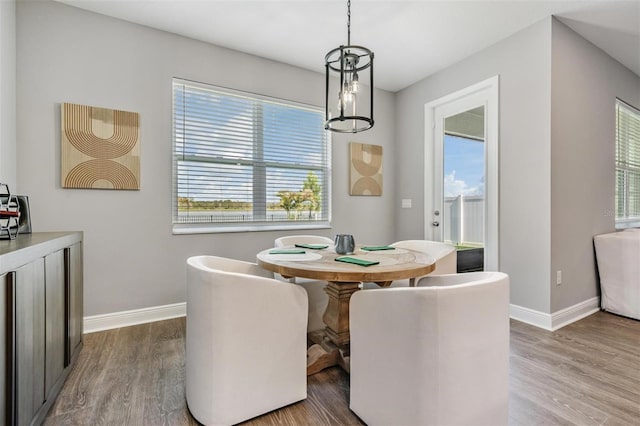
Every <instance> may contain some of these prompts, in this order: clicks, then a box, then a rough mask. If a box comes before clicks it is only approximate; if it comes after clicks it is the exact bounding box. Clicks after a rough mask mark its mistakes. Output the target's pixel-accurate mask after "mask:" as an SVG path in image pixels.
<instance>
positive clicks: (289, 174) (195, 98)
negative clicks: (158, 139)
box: [173, 79, 330, 226]
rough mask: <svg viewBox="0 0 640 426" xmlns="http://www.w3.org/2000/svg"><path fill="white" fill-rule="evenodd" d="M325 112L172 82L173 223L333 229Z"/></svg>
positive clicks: (191, 84) (228, 90)
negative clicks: (314, 224)
mask: <svg viewBox="0 0 640 426" xmlns="http://www.w3.org/2000/svg"><path fill="white" fill-rule="evenodd" d="M323 120H324V117H323V111H322V109H320V108H317V107H312V106H307V105H302V104H298V103H293V102H289V101H284V100H280V99H274V98H268V97H265V96H260V95H254V94H248V93H244V92H238V91H234V90H230V89H225V88H220V87H215V86H209V85H204V84H201V83H194V82H190V81H186V80H180V79H174V80H173V147H174V155H173V159H174V161H173V163H174V164H173V170H174V191H173V193H174V197H173V204H174V206H173V223H174V225H175V224H191V225H194V224H209V225H211V224H215V225H220V226H224V225H225V224H236V225H237V224H239V223H240V224H254V225H255V224H273V223H274V222H279V223H304V222H328V221H329V220H330V211H329V200H330V194H329V188H330V182H329V179H330V170H329V164H330V158H329V156H330V152H329V140H328V135H327V132H326V131H325V129H324V121H323Z"/></svg>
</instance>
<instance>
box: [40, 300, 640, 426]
mask: <svg viewBox="0 0 640 426" xmlns="http://www.w3.org/2000/svg"><path fill="white" fill-rule="evenodd" d="M184 334H185V319H184V318H179V319H174V320H168V321H161V322H155V323H150V324H143V325H138V326H133V327H127V328H121V329H116V330H109V331H104V332H99V333H93V334H88V335H86V336H85V337H84V349H83V350H82V353H81V354H80V357H79V359H78V363H77V365H76V367H75V369H74V370H73V371H72V372H71V374H70V375H69V377H68V379H67V382H66V383H65V385H64V388H63V389H62V391H61V393H60V395H59V397H58V399H57V401H56V402H55V404H54V405H53V407H52V409H51V411H50V412H49V414H48V417H47V418H46V420H45V424H46V425H101V424H104V425H192V424H194V425H195V424H198V422H197V421H195V420H194V419H193V417H191V415H190V413H189V411H188V409H187V407H186V402H185V397H184V393H185V392H184V373H185V367H184ZM400 355H401V352H399V356H400ZM391 361H392V362H401V359H396V360H391ZM510 369H511V375H510V401H509V423H510V424H512V425H526V426H529V425H580V426H582V425H634V426H637V425H640V321H635V320H631V319H628V318H623V317H619V316H615V315H611V314H608V313H604V312H598V313H596V314H594V315H591V316H589V317H587V318H585V319H583V320H581V321H578V322H576V323H574V324H571V325H569V326H567V327H564V328H562V329H560V330H558V331H556V332H549V331H545V330H541V329H538V328H536V327H533V326H530V325H527V324H523V323H520V322H517V321H511V366H510ZM461 403H464V402H463V401H461ZM245 424H246V425H358V424H362V422H361V421H360V420H359V419H358V417H356V416H355V415H354V414H353V413H352V412H351V411H349V377H348V375H347V374H346V373H345V372H344V371H342V370H341V369H339V368H337V367H336V368H331V369H328V370H325V371H323V372H321V373H319V374H316V375H314V376H311V377H309V380H308V398H307V399H306V400H305V401H302V402H299V403H296V404H293V405H290V406H288V407H285V408H283V409H280V410H277V411H275V412H272V413H268V414H265V415H263V416H260V417H257V418H255V419H253V420H250V421H248V422H246V423H245Z"/></svg>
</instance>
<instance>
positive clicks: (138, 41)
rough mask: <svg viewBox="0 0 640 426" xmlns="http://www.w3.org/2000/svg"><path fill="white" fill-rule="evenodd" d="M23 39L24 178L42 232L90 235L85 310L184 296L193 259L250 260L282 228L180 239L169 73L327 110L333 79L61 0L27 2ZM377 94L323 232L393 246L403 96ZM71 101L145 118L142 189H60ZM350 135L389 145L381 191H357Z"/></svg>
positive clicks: (339, 140) (337, 182)
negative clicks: (63, 112) (352, 184)
mask: <svg viewBox="0 0 640 426" xmlns="http://www.w3.org/2000/svg"><path fill="white" fill-rule="evenodd" d="M17 34H18V45H17V46H18V62H17V63H18V79H17V87H18V89H17V96H18V120H17V129H18V141H19V144H18V153H17V156H18V182H19V185H20V188H21V191H22V192H23V193H25V194H27V195H29V199H30V203H31V209H32V212H31V215H32V221H33V227H34V230H36V231H45V230H83V231H84V232H85V246H84V248H85V291H84V294H85V312H84V313H85V315H87V316H89V315H97V314H103V313H111V312H118V311H122V310H129V309H137V308H143V307H150V306H158V305H164V304H170V303H177V302H182V301H184V300H185V267H184V264H185V259H186V258H187V257H188V256H191V255H196V254H216V255H223V256H228V257H234V258H238V259H244V260H249V261H251V260H254V259H255V253H256V252H258V251H259V250H262V249H265V248H268V247H271V246H272V245H273V240H274V239H275V238H276V237H277V236H279V235H281V233H278V232H253V233H234V234H208V235H172V234H171V78H172V77H174V76H175V77H181V78H186V79H191V80H196V81H201V82H206V83H211V84H216V85H221V86H226V87H231V88H235V89H239V90H245V91H250V92H255V93H260V94H264V95H269V96H275V97H280V98H285V99H291V100H295V101H299V102H304V103H309V104H315V105H323V104H324V75H322V74H318V73H315V72H311V71H307V70H303V69H300V68H296V67H293V66H289V65H285V64H281V63H276V62H272V61H268V60H265V59H261V58H258V57H255V56H250V55H245V54H242V53H238V52H235V51H231V50H227V49H224V48H220V47H216V46H212V45H209V44H206V43H202V42H198V41H195V40H192V39H188V38H184V37H179V36H176V35H172V34H169V33H165V32H161V31H157V30H153V29H149V28H146V27H143V26H139V25H134V24H131V23H127V22H124V21H119V20H116V19H113V18H109V17H106V16H101V15H97V14H92V13H89V12H86V11H82V10H79V9H75V8H72V7H69V6H66V5H62V4H58V3H54V4H51V2H19V3H18V20H17ZM330 47H332V46H327V49H329V48H330ZM322 60H323V57H322V55H320V56H319V57H318V61H319V62H320V63H321V62H322ZM375 96H376V125H375V127H374V129H373V130H371V131H369V132H366V133H363V134H362V136H360V135H358V136H357V137H355V138H354V137H351V136H341V135H339V136H334V137H333V164H332V167H333V171H332V179H333V197H332V204H333V218H334V221H333V223H334V226H333V229H327V230H323V231H322V232H320V231H315V232H314V233H317V234H321V235H326V236H333V235H334V234H336V233H345V232H348V233H352V234H353V235H354V236H355V238H356V240H357V241H358V242H362V243H389V242H392V241H393V236H394V235H393V231H394V230H393V223H394V220H393V219H394V211H393V206H392V202H391V199H392V195H391V193H392V189H393V188H394V187H395V182H394V175H393V173H391V170H392V169H393V164H394V163H395V156H394V149H393V148H394V145H393V141H394V138H393V136H394V131H395V129H394V120H393V118H394V117H393V108H394V104H393V99H394V97H393V95H392V94H390V93H387V92H383V91H376V94H375ZM63 102H73V103H80V104H86V105H92V106H99V107H106V108H116V109H124V110H128V111H136V112H139V113H140V117H141V138H142V142H141V143H142V154H141V170H142V171H141V173H142V175H141V190H140V191H109V190H68V189H62V188H61V187H60V172H59V168H60V103H63ZM350 140H356V141H359V142H364V143H371V144H377V145H382V146H383V147H384V165H383V167H384V169H385V171H386V172H385V175H384V179H385V182H384V185H385V188H387V189H386V190H385V194H384V195H383V196H382V197H350V196H348V187H347V186H348V146H347V141H350ZM289 233H291V232H289Z"/></svg>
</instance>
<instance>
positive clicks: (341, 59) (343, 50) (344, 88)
mask: <svg viewBox="0 0 640 426" xmlns="http://www.w3.org/2000/svg"><path fill="white" fill-rule="evenodd" d="M325 69H326V95H325V108H326V112H325V120H326V121H325V126H324V127H325V129H327V130H331V131H333V132H339V133H357V132H361V131H364V130H368V129H370V128H372V127H373V52H372V51H370V50H369V49H367V48H366V47H362V46H340V47H338V48H336V49H333V50H332V51H330V52H329V53H327V55H326V56H325ZM367 84H368V86H367Z"/></svg>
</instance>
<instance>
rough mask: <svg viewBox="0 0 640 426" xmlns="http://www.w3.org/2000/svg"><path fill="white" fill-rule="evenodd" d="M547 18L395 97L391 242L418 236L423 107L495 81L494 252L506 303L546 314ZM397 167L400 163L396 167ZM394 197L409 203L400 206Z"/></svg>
mask: <svg viewBox="0 0 640 426" xmlns="http://www.w3.org/2000/svg"><path fill="white" fill-rule="evenodd" d="M550 69H551V18H548V19H545V20H543V21H541V22H539V23H537V24H535V25H533V26H531V27H529V28H526V29H525V30H523V31H521V32H519V33H517V34H515V35H513V36H512V37H509V38H508V39H505V40H503V41H501V42H499V43H497V44H495V45H493V46H491V47H489V48H487V49H485V50H484V51H482V52H480V53H478V54H475V55H473V56H471V57H469V58H467V59H465V60H463V61H461V62H459V63H457V64H455V65H453V66H451V67H449V68H447V69H445V70H443V71H441V72H439V73H437V74H435V75H433V76H430V77H428V78H426V79H424V80H422V81H420V82H418V83H416V84H414V85H412V86H410V87H408V88H407V89H405V90H402V91H401V92H399V93H398V94H397V99H396V120H397V123H396V127H397V129H398V130H397V135H398V137H397V148H396V149H397V154H396V157H397V161H398V163H397V164H398V165H399V167H397V169H396V175H397V177H396V182H397V187H396V189H397V190H396V193H395V198H394V200H393V202H394V204H395V206H396V218H397V220H396V227H397V233H396V237H397V239H399V240H400V239H410V238H423V236H424V207H423V205H424V189H425V184H426V185H430V183H429V182H426V183H425V182H423V176H424V164H423V162H424V160H423V158H424V140H425V133H424V105H425V104H426V103H427V102H430V101H432V100H435V99H438V98H440V97H442V96H444V95H447V94H449V93H452V92H455V91H458V90H460V89H463V88H465V87H468V86H470V85H472V84H475V83H478V82H480V81H483V80H485V79H487V78H490V77H492V76H495V75H499V76H500V135H499V139H500V140H499V152H500V154H499V155H500V159H499V185H500V189H499V192H500V207H499V211H500V213H499V214H500V217H499V221H500V227H499V233H500V236H499V240H500V254H499V268H500V270H502V271H504V272H506V273H508V274H509V275H510V276H511V283H512V285H511V303H512V304H515V305H519V306H523V307H527V308H530V309H534V310H537V311H541V312H549V309H550V289H549V276H550V269H549V268H550V256H551V255H550V229H551V214H550V209H551V207H550V203H551V195H550V186H551V185H550V179H551V160H550V156H551V153H550V143H549V140H550V135H549V126H550V90H551V81H550ZM400 165H401V166H400ZM402 198H411V199H413V208H412V209H401V208H400V200H401V199H402Z"/></svg>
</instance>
